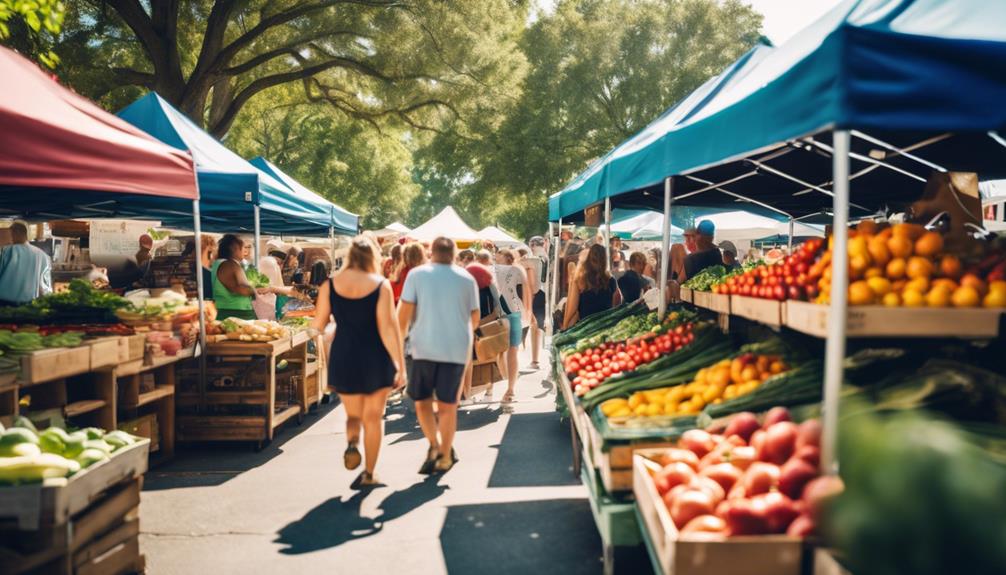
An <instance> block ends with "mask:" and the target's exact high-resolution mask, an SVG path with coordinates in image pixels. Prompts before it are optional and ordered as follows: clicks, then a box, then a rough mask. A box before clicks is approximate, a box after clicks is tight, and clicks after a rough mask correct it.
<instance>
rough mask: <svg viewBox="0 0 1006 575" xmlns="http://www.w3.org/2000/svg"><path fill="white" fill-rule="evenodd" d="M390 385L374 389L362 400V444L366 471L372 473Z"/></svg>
mask: <svg viewBox="0 0 1006 575" xmlns="http://www.w3.org/2000/svg"><path fill="white" fill-rule="evenodd" d="M390 392H391V388H390V387H386V388H384V389H382V390H380V391H375V392H374V393H371V394H370V395H367V396H365V397H364V400H363V446H364V456H365V465H366V470H367V473H369V474H370V475H371V476H373V475H374V468H375V467H376V466H377V456H378V455H379V454H380V453H381V442H382V441H383V439H384V408H385V406H386V405H387V403H388V393H390Z"/></svg>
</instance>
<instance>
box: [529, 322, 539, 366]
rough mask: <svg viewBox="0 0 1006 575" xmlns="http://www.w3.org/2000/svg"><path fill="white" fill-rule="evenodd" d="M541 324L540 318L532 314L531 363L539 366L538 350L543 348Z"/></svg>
mask: <svg viewBox="0 0 1006 575" xmlns="http://www.w3.org/2000/svg"><path fill="white" fill-rule="evenodd" d="M541 334H542V332H541V326H539V325H538V318H536V317H534V316H533V315H532V316H531V364H532V365H533V366H534V367H538V352H539V350H540V349H541Z"/></svg>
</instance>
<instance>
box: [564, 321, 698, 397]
mask: <svg viewBox="0 0 1006 575" xmlns="http://www.w3.org/2000/svg"><path fill="white" fill-rule="evenodd" d="M692 325H693V324H691V323H686V324H683V325H679V326H678V327H676V328H674V329H673V330H671V331H668V332H667V333H664V334H662V335H655V334H649V335H646V336H643V337H639V338H633V339H630V340H627V341H623V342H617V343H615V342H611V343H602V344H601V345H599V346H597V347H595V348H591V349H588V350H585V351H583V352H578V353H573V354H570V355H569V356H568V357H566V359H565V360H564V361H563V367H564V368H565V369H566V373H567V374H568V375H569V377H570V380H571V384H572V386H573V389H574V390H575V391H576V394H577V395H581V396H582V395H584V394H586V393H587V392H588V391H590V390H592V389H594V388H595V387H597V386H599V385H601V384H602V383H604V382H605V381H607V380H608V379H610V378H612V377H618V376H619V375H621V374H623V373H627V372H631V371H633V370H635V369H636V368H637V367H639V366H641V365H645V364H647V363H650V362H651V361H654V360H656V359H658V358H660V357H663V356H665V355H667V354H669V353H674V352H675V351H677V350H679V349H681V348H682V347H684V346H686V345H688V344H690V343H692V341H694V340H695V334H694V333H693V332H692Z"/></svg>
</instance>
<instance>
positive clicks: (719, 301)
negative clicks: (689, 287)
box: [692, 291, 730, 313]
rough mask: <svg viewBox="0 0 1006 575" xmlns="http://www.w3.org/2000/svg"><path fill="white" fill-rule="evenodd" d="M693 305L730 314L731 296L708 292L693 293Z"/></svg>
mask: <svg viewBox="0 0 1006 575" xmlns="http://www.w3.org/2000/svg"><path fill="white" fill-rule="evenodd" d="M692 297H693V298H694V299H693V303H694V304H695V305H696V306H698V307H704V308H706V309H708V310H712V311H715V312H717V313H730V296H728V295H723V294H718V293H712V292H707V291H695V292H692Z"/></svg>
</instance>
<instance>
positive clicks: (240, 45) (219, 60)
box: [209, 0, 405, 71]
mask: <svg viewBox="0 0 1006 575" xmlns="http://www.w3.org/2000/svg"><path fill="white" fill-rule="evenodd" d="M338 4H355V5H358V6H368V7H380V8H398V7H402V6H405V4H404V3H401V2H399V1H398V0H383V1H382V0H324V1H322V2H317V3H315V4H299V5H296V6H295V7H294V8H291V9H289V10H285V11H283V12H277V13H276V14H273V15H271V16H267V17H265V18H262V19H261V20H259V22H258V24H256V25H255V26H253V27H252V28H251V29H250V30H248V31H247V32H245V33H244V34H242V35H240V36H238V37H237V38H236V39H235V40H234V41H233V42H231V43H230V44H228V45H227V47H225V48H223V49H222V50H221V51H220V53H219V54H217V56H216V58H215V59H214V60H213V62H212V63H211V64H210V66H209V70H211V71H212V70H219V69H221V68H223V67H224V66H226V65H227V64H229V63H230V61H231V60H232V59H233V58H234V56H236V55H237V54H238V52H240V51H241V50H242V49H244V48H245V47H247V46H248V45H249V44H251V43H252V42H254V41H255V40H256V39H257V38H258V37H259V36H261V35H262V34H265V33H266V32H268V31H269V30H271V29H272V28H275V27H276V26H280V25H282V24H286V23H287V22H290V21H292V20H296V19H297V18H300V17H301V16H306V15H308V14H311V13H313V12H319V11H321V10H325V9H326V8H331V7H332V6H336V5H338Z"/></svg>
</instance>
